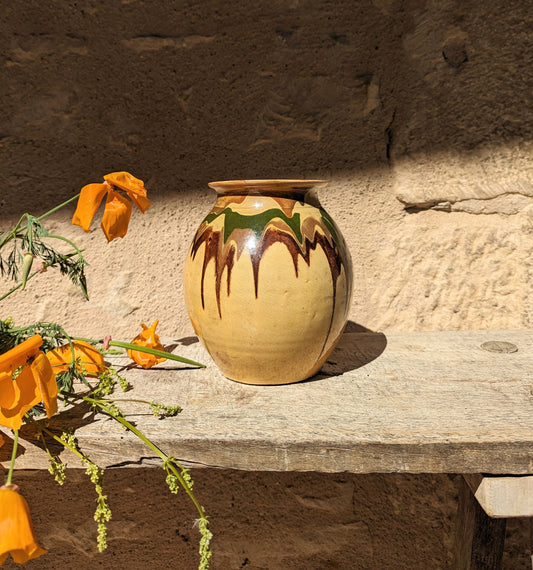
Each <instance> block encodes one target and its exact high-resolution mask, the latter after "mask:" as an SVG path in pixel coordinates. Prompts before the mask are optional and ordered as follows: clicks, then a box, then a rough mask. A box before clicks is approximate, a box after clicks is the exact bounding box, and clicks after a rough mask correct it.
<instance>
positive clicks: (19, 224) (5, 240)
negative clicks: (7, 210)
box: [0, 214, 28, 248]
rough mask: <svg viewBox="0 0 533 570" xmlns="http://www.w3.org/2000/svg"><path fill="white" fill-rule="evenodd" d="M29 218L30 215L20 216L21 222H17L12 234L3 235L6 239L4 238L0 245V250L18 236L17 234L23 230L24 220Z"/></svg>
mask: <svg viewBox="0 0 533 570" xmlns="http://www.w3.org/2000/svg"><path fill="white" fill-rule="evenodd" d="M27 217H28V214H22V216H20V220H19V221H18V222H17V224H16V225H15V227H14V228H13V229H12V230H11V231H10V232H8V233H7V234H2V235H5V236H6V237H5V238H2V242H1V243H0V248H2V247H3V246H4V245H6V243H8V242H9V241H11V240H12V239H13V238H14V237H15V236H16V235H17V232H18V231H19V230H20V228H21V224H22V220H24V219H26V218H27Z"/></svg>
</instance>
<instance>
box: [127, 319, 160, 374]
mask: <svg viewBox="0 0 533 570" xmlns="http://www.w3.org/2000/svg"><path fill="white" fill-rule="evenodd" d="M158 324H159V321H154V322H153V323H152V326H151V327H149V328H148V327H147V326H146V325H145V324H144V323H142V328H143V330H142V332H141V333H140V334H139V335H137V336H136V337H135V338H134V339H133V340H132V341H131V344H137V345H139V346H146V347H148V348H155V349H156V350H165V348H164V346H163V345H162V344H161V342H160V340H159V336H158V335H157V334H156V332H155V329H156V328H157V325H158ZM128 356H129V357H130V358H131V359H132V360H134V361H135V362H136V363H137V364H138V365H139V366H142V367H143V368H152V366H155V365H156V364H159V363H160V362H164V361H165V360H166V358H164V357H162V356H156V355H155V354H148V353H147V352H139V351H138V350H130V349H128Z"/></svg>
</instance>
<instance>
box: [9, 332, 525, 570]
mask: <svg viewBox="0 0 533 570" xmlns="http://www.w3.org/2000/svg"><path fill="white" fill-rule="evenodd" d="M172 344H173V349H174V352H176V353H177V354H180V355H182V356H186V357H188V358H191V359H194V360H198V361H200V362H204V363H206V364H207V368H205V369H192V368H187V367H185V366H179V365H176V363H173V362H172V363H171V362H168V361H167V362H166V363H164V364H162V365H160V366H159V367H158V368H157V369H152V370H148V371H145V370H142V369H139V368H133V367H131V366H130V367H128V362H129V361H128V360H127V359H125V358H117V359H115V361H114V364H115V366H116V367H118V368H120V367H121V366H124V367H127V368H126V369H125V371H123V372H124V374H125V376H126V377H127V378H128V380H129V381H130V382H131V383H132V384H133V385H134V390H133V391H132V392H130V393H129V394H128V397H130V396H131V397H134V398H146V399H148V400H156V401H160V402H164V403H166V404H170V403H176V404H179V405H181V406H182V407H183V412H182V413H181V414H180V415H179V416H177V417H175V418H168V419H165V420H164V421H161V420H158V419H157V418H155V417H153V416H152V415H151V414H150V412H149V411H148V410H147V408H146V407H144V406H141V405H139V404H135V403H127V404H123V405H122V406H121V407H122V408H123V409H124V410H125V411H126V412H127V414H128V415H129V417H130V418H132V419H133V420H134V421H135V423H136V424H137V426H138V427H139V428H140V429H141V430H142V431H143V432H144V433H145V434H146V435H147V436H148V437H150V438H151V439H152V440H153V441H154V442H155V443H157V444H158V445H159V446H160V447H161V448H162V449H164V450H165V452H167V453H168V454H170V455H172V456H174V457H177V458H180V459H181V460H182V461H183V462H184V463H185V464H186V465H189V466H193V467H219V468H230V469H242V470H253V471H270V470H274V471H316V472H351V473H461V474H463V475H464V481H465V484H464V488H463V490H462V492H461V495H460V504H459V513H458V514H459V520H458V524H457V540H456V567H457V568H460V569H463V568H464V569H474V568H498V567H499V565H500V561H501V556H502V552H503V542H504V533H505V519H506V518H508V517H514V516H520V517H533V330H522V331H460V332H416V333H387V334H386V335H385V334H381V333H370V332H347V333H345V334H344V335H343V338H342V340H341V343H340V344H339V346H338V348H337V349H336V350H335V352H334V353H333V354H332V355H331V357H330V359H329V360H328V362H327V364H326V365H325V366H324V368H323V371H322V373H321V374H320V375H318V376H316V377H314V378H312V379H311V380H309V381H306V382H302V383H298V384H291V385H285V386H248V385H242V384H238V383H235V382H232V381H230V380H227V379H226V378H224V377H223V376H221V374H220V373H219V372H218V370H217V369H216V367H215V366H214V365H213V364H212V363H211V361H210V358H209V357H208V355H207V354H206V352H205V351H204V350H203V348H202V346H201V345H200V343H199V342H198V340H197V339H196V338H195V337H190V338H186V339H181V340H180V341H176V342H175V343H172ZM73 424H74V425H76V426H78V427H77V429H76V436H77V439H78V442H79V444H80V447H81V448H82V449H83V451H84V452H85V453H87V454H88V455H89V456H90V457H91V458H92V459H93V460H94V461H96V462H97V463H99V464H100V465H101V466H102V467H117V466H133V465H143V466H150V465H155V464H158V463H157V460H156V458H155V457H153V456H151V455H150V453H149V451H148V450H147V448H145V447H144V446H143V444H142V443H141V442H140V441H139V440H138V439H137V438H136V437H134V436H133V435H132V434H130V433H126V432H124V430H122V429H121V428H120V427H119V426H118V425H117V424H116V423H115V422H114V421H113V420H110V419H106V418H103V417H102V416H100V417H99V419H97V420H96V421H93V420H92V419H91V418H87V417H84V416H83V415H82V414H81V413H80V411H79V410H67V411H64V412H62V413H61V414H60V416H58V417H57V418H55V419H54V424H53V425H54V426H57V428H58V429H61V428H62V427H66V426H68V425H73ZM24 437H25V438H29V441H28V440H24V441H22V442H21V446H22V451H21V454H20V457H19V458H18V459H17V468H21V469H22V468H26V469H35V468H46V467H47V466H48V463H47V458H46V455H45V454H44V452H42V451H41V450H40V449H39V448H38V447H36V446H34V445H33V444H32V442H31V433H30V432H28V431H26V433H25V434H24ZM8 451H9V446H7V445H6V446H4V448H2V449H0V453H1V455H0V459H1V461H2V464H3V465H4V467H5V466H7V463H8V459H7V455H8ZM63 457H64V460H65V461H67V462H68V464H69V466H75V465H73V459H72V456H71V455H67V454H66V453H65V454H64V456H63Z"/></svg>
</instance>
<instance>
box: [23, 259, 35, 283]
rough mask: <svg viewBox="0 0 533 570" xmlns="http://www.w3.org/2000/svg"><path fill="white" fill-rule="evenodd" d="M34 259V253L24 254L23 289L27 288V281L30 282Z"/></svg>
mask: <svg viewBox="0 0 533 570" xmlns="http://www.w3.org/2000/svg"><path fill="white" fill-rule="evenodd" d="M34 258H35V255H33V253H25V254H24V258H23V261H22V289H24V288H25V287H26V281H28V275H29V274H30V271H31V266H32V265H33V259H34Z"/></svg>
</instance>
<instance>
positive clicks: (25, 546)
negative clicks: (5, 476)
mask: <svg viewBox="0 0 533 570" xmlns="http://www.w3.org/2000/svg"><path fill="white" fill-rule="evenodd" d="M45 553H46V550H44V549H43V548H41V547H40V546H39V545H38V544H37V540H36V538H35V534H34V530H33V524H32V522H31V516H30V509H29V507H28V503H27V502H26V499H24V497H23V496H22V495H20V494H19V493H18V492H17V491H15V490H13V489H10V488H7V487H3V488H0V563H1V562H3V561H4V560H5V559H6V557H7V555H8V554H11V556H12V557H13V560H14V561H15V562H16V563H17V564H24V563H25V562H27V561H28V560H31V559H33V558H37V557H38V556H41V555H42V554H45Z"/></svg>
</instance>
